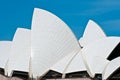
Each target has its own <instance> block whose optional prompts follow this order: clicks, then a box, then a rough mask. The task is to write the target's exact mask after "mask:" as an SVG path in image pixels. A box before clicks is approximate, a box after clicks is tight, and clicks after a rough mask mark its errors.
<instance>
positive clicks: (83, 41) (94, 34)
mask: <svg viewBox="0 0 120 80" xmlns="http://www.w3.org/2000/svg"><path fill="white" fill-rule="evenodd" d="M105 37H106V35H105V33H104V32H103V30H102V29H101V28H100V26H99V25H98V24H96V23H95V22H94V21H92V20H89V22H88V24H87V26H86V28H85V31H84V34H83V37H82V38H80V40H79V42H80V45H81V46H83V47H84V46H86V45H88V44H89V43H92V42H94V41H96V40H99V39H101V38H105Z"/></svg>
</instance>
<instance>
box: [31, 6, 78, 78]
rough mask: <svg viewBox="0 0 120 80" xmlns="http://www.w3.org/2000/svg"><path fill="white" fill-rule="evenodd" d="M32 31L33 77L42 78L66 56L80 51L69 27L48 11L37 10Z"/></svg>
mask: <svg viewBox="0 0 120 80" xmlns="http://www.w3.org/2000/svg"><path fill="white" fill-rule="evenodd" d="M31 31H32V34H31V35H32V37H31V45H32V70H33V71H32V72H33V76H38V75H40V76H41V75H42V74H44V73H45V72H46V71H48V70H49V68H50V67H51V66H53V65H54V64H55V63H56V62H58V61H59V60H60V59H62V58H63V57H64V56H66V55H67V54H70V53H78V52H79V50H80V46H79V44H78V41H77V39H76V37H75V36H74V34H73V33H72V31H71V30H70V29H69V28H68V26H67V25H66V24H65V23H64V22H63V21H62V20H60V19H59V18H58V17H57V16H55V15H54V14H52V13H50V12H48V11H45V10H42V9H37V8H35V10H34V14H33V20H32V29H31Z"/></svg>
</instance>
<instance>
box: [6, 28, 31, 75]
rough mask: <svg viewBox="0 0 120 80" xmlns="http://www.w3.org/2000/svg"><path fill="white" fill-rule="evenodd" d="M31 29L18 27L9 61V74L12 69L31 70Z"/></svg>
mask: <svg viewBox="0 0 120 80" xmlns="http://www.w3.org/2000/svg"><path fill="white" fill-rule="evenodd" d="M30 40H31V31H30V30H28V29H23V28H18V29H17V31H16V33H15V35H14V38H13V42H12V47H11V53H10V56H9V63H8V76H11V75H12V71H13V70H16V71H25V72H29V59H30V55H31V42H30Z"/></svg>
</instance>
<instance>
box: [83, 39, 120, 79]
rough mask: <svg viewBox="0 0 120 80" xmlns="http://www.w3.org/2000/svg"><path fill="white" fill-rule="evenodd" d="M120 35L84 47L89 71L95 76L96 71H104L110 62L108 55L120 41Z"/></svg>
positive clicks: (84, 55) (84, 56)
mask: <svg viewBox="0 0 120 80" xmlns="http://www.w3.org/2000/svg"><path fill="white" fill-rule="evenodd" d="M119 41H120V38H119V37H107V38H104V39H101V40H98V41H96V42H94V43H91V44H89V45H87V46H86V47H84V48H83V49H82V55H83V58H84V59H85V63H86V66H87V70H88V73H89V74H90V76H91V77H94V76H95V74H96V73H102V72H103V70H104V67H105V66H106V65H107V63H108V62H109V61H108V60H107V57H108V56H109V55H110V53H111V52H112V50H113V49H114V48H115V47H116V45H117V44H118V43H119Z"/></svg>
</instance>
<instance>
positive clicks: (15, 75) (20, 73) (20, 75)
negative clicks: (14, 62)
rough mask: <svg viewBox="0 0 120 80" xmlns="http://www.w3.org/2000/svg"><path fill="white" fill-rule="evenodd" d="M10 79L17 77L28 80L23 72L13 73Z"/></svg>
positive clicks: (26, 73) (27, 76)
mask: <svg viewBox="0 0 120 80" xmlns="http://www.w3.org/2000/svg"><path fill="white" fill-rule="evenodd" d="M12 77H18V78H21V79H23V80H29V75H28V72H23V71H13V74H12Z"/></svg>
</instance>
